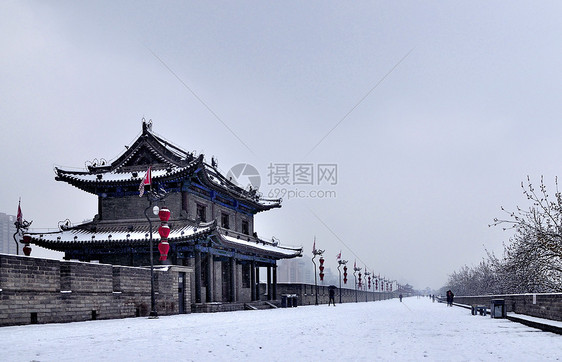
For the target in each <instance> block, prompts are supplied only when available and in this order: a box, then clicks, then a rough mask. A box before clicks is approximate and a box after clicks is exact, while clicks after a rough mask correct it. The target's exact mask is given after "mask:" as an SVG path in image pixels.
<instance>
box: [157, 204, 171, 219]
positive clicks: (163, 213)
mask: <svg viewBox="0 0 562 362" xmlns="http://www.w3.org/2000/svg"><path fill="white" fill-rule="evenodd" d="M170 215H171V213H170V209H168V208H167V207H166V206H163V207H162V208H161V209H160V211H158V217H159V218H160V221H162V222H168V220H170Z"/></svg>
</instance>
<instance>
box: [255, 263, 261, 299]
mask: <svg viewBox="0 0 562 362" xmlns="http://www.w3.org/2000/svg"><path fill="white" fill-rule="evenodd" d="M255 270H256V284H254V288H256V300H260V299H261V295H260V267H259V266H256V269H255Z"/></svg>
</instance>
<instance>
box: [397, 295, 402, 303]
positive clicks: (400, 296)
mask: <svg viewBox="0 0 562 362" xmlns="http://www.w3.org/2000/svg"><path fill="white" fill-rule="evenodd" d="M398 298H400V303H402V294H400V295H399V296H398Z"/></svg>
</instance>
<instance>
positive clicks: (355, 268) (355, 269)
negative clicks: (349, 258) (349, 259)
mask: <svg viewBox="0 0 562 362" xmlns="http://www.w3.org/2000/svg"><path fill="white" fill-rule="evenodd" d="M360 270H361V268H358V267H357V266H354V267H353V279H355V303H357V276H356V275H355V273H357V272H358V271H360Z"/></svg>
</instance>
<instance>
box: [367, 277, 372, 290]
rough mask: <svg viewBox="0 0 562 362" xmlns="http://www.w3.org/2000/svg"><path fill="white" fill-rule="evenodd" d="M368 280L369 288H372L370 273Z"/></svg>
mask: <svg viewBox="0 0 562 362" xmlns="http://www.w3.org/2000/svg"><path fill="white" fill-rule="evenodd" d="M367 280H368V281H369V284H368V286H369V289H371V276H370V275H369V278H368V279H367Z"/></svg>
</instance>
